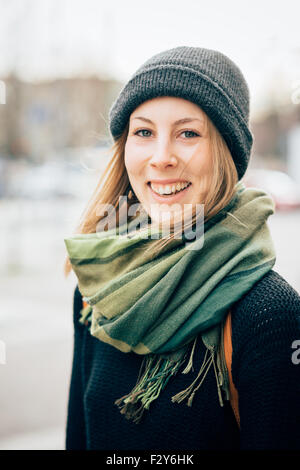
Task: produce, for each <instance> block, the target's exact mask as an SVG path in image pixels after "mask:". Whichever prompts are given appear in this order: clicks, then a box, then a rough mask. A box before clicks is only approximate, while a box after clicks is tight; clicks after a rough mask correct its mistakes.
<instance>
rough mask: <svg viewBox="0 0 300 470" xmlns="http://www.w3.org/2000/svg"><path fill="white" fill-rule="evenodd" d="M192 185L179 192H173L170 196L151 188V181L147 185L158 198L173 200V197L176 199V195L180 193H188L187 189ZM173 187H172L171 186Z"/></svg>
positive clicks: (189, 184)
mask: <svg viewBox="0 0 300 470" xmlns="http://www.w3.org/2000/svg"><path fill="white" fill-rule="evenodd" d="M191 184H192V183H190V182H189V183H188V184H187V186H186V187H185V188H181V189H179V190H177V189H175V192H173V191H172V190H171V192H170V193H169V194H164V193H161V192H159V191H156V190H154V189H153V187H152V186H151V181H148V183H147V185H148V186H149V188H150V189H151V191H152V192H153V193H154V194H156V195H157V196H160V197H162V198H165V199H168V198H171V197H174V196H175V195H176V194H179V193H183V192H184V191H187V189H188V188H189V187H190V186H191ZM170 186H171V187H172V185H170Z"/></svg>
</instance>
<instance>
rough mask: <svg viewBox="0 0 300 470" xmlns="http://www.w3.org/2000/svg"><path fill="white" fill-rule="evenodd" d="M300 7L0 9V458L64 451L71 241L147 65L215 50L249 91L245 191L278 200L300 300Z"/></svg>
mask: <svg viewBox="0 0 300 470" xmlns="http://www.w3.org/2000/svg"><path fill="white" fill-rule="evenodd" d="M299 15H300V4H299V2H298V1H296V0H295V1H293V0H286V1H285V2H283V3H282V2H277V4H276V3H274V2H272V1H267V0H251V1H244V2H240V1H238V0H227V1H226V2H223V1H221V0H219V1H218V0H211V1H210V2H207V1H205V2H204V1H201V0H190V1H189V2H188V3H186V4H183V3H182V2H181V1H180V0H164V1H161V0H152V1H151V2H148V3H147V4H146V3H141V2H140V1H139V0H127V1H126V2H124V1H122V0H110V1H109V2H108V1H104V0H103V1H101V0H41V1H39V0H10V1H9V2H7V1H5V0H0V235H1V243H0V261H1V262H0V290H1V304H0V305H1V306H0V312H1V313H0V449H63V448H64V440H65V423H66V413H67V398H68V388H69V381H70V374H71V365H72V353H73V351H72V348H73V325H72V301H73V291H74V288H75V285H76V279H75V276H74V275H73V274H71V275H70V276H69V277H68V278H67V279H66V278H65V277H64V275H63V263H64V260H65V255H66V252H65V245H64V241H63V238H64V237H66V236H69V235H70V234H71V233H72V232H73V231H74V229H75V226H76V224H77V223H78V220H79V216H80V215H81V212H82V210H83V209H84V208H85V205H86V202H87V200H88V198H89V197H90V195H91V193H92V191H93V188H94V186H95V184H96V182H97V180H98V179H99V177H100V175H101V172H102V171H103V169H104V168H105V166H106V164H107V162H108V161H109V158H110V151H109V147H110V145H111V141H110V138H109V134H108V124H107V115H108V114H107V113H108V110H109V107H110V105H111V104H112V102H113V100H114V99H115V98H116V96H117V93H118V92H119V90H120V89H121V87H122V85H123V84H124V82H125V81H127V80H128V79H129V77H130V76H131V74H132V73H133V72H134V71H135V70H136V68H137V67H139V66H140V65H141V64H142V63H143V62H144V61H145V60H146V59H148V58H149V57H151V56H152V55H153V54H155V53H158V52H160V51H162V50H164V49H168V48H171V47H176V46H180V45H187V46H200V47H207V48H210V49H218V50H220V51H221V52H223V53H225V54H226V55H228V56H229V57H230V58H231V59H233V60H234V61H235V62H236V63H237V64H238V65H239V66H240V68H241V70H242V71H243V73H244V75H245V77H246V79H247V81H248V84H249V88H250V94H251V100H252V101H251V129H252V132H253V134H254V148H253V156H252V161H251V164H250V167H249V170H248V171H247V173H246V176H245V179H244V181H245V184H246V185H252V186H258V187H261V188H263V189H265V190H266V191H268V192H269V194H271V196H272V197H273V198H274V201H275V204H276V213H275V214H274V215H273V216H271V218H270V219H269V221H270V222H269V225H270V228H271V231H272V235H273V239H274V242H275V246H276V249H277V262H276V266H275V270H276V271H278V272H279V273H280V274H281V275H282V276H283V277H285V278H286V280H287V281H288V282H289V283H290V284H291V285H292V286H293V287H294V288H295V289H296V290H298V292H299V291H300V272H299V268H298V266H299V265H300V252H299V248H298V243H299V234H300V193H299V188H300V36H299Z"/></svg>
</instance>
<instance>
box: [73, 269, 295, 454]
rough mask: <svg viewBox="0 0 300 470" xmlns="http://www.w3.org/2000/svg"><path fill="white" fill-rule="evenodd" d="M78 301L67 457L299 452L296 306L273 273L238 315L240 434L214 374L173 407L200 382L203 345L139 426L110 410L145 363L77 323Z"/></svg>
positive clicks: (78, 303) (235, 358)
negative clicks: (74, 452) (72, 452)
mask: <svg viewBox="0 0 300 470" xmlns="http://www.w3.org/2000/svg"><path fill="white" fill-rule="evenodd" d="M81 307H82V299H81V295H80V292H79V290H78V287H77V286H76V289H75V292H74V328H75V336H74V357H73V367H72V377H71V383H70V395H69V405H68V418H67V430H66V449H98V450H144V449H147V450H177V451H180V450H198V449H199V450H200V449H206V450H211V449H220V450H221V449H294V450H295V449H297V450H298V449H300V363H299V364H297V362H298V361H297V360H296V361H295V360H292V355H293V353H294V356H293V357H294V358H295V357H296V359H297V357H298V358H300V353H299V354H298V355H297V351H295V349H293V347H292V344H293V342H294V341H295V340H300V296H299V295H298V293H297V292H296V291H295V290H294V289H293V288H292V287H291V286H290V285H289V284H288V283H287V282H286V281H285V280H284V279H283V278H282V277H281V276H280V275H279V274H278V273H276V272H275V271H273V270H272V271H270V272H269V273H267V274H266V275H265V276H264V277H263V278H262V279H261V280H260V281H258V282H257V283H256V284H255V285H254V287H253V288H252V289H251V290H250V291H249V292H248V293H247V294H246V295H244V297H243V298H242V299H240V300H239V301H238V302H237V303H236V304H235V305H234V307H233V309H232V346H233V355H232V375H233V381H234V383H235V386H236V388H237V390H238V394H239V411H240V419H241V430H240V431H239V429H238V426H237V424H236V421H235V418H234V415H233V412H232V410H231V407H230V404H229V402H225V405H224V407H221V406H220V404H219V400H218V394H217V386H216V379H215V375H214V371H213V369H212V368H211V369H210V370H209V372H208V374H207V376H206V378H205V380H204V382H203V384H202V386H201V387H200V389H199V390H198V391H197V393H196V395H195V398H194V401H193V404H192V406H191V407H188V406H187V405H186V403H185V402H184V403H180V404H178V403H172V401H171V397H172V396H173V395H175V394H176V393H177V392H178V391H181V390H183V389H185V388H186V387H187V386H188V385H189V384H190V383H191V382H192V380H193V378H194V377H196V375H197V372H198V371H199V367H200V365H201V363H202V361H203V357H204V353H205V348H204V345H203V343H202V341H198V342H197V349H196V351H195V355H194V371H191V372H190V373H189V374H182V373H180V372H179V373H178V374H177V375H176V376H174V377H173V378H172V379H171V380H170V381H169V382H168V385H167V386H166V388H165V389H164V390H163V391H162V393H161V395H160V396H159V398H158V399H157V400H155V401H154V402H153V403H152V404H151V406H150V410H149V411H146V412H145V413H144V415H143V418H142V420H141V422H140V423H139V424H135V423H132V422H130V421H128V420H126V419H125V418H124V416H123V415H121V414H120V411H119V410H118V408H117V406H116V405H114V401H115V400H116V399H117V398H120V397H122V396H123V395H126V394H127V393H128V392H129V391H130V390H131V389H132V388H133V386H134V385H135V383H136V380H137V376H138V372H139V369H140V365H141V361H142V359H143V358H142V356H139V355H137V354H135V353H122V352H120V351H118V350H117V349H115V348H114V347H112V346H111V345H108V344H105V343H103V342H101V341H99V340H98V339H97V338H94V337H92V336H91V334H90V332H89V331H88V329H87V327H86V326H84V325H82V324H80V323H79V322H78V318H79V311H80V309H81Z"/></svg>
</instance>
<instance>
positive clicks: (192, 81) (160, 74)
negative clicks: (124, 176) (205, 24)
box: [109, 46, 253, 179]
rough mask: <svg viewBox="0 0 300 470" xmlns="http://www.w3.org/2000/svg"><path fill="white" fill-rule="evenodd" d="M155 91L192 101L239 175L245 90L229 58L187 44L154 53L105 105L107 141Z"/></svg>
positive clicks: (245, 137) (248, 137) (247, 139)
mask: <svg viewBox="0 0 300 470" xmlns="http://www.w3.org/2000/svg"><path fill="white" fill-rule="evenodd" d="M158 96H174V97H180V98H184V99H186V100H189V101H191V102H193V103H195V104H197V105H198V106H199V107H200V108H201V109H202V110H203V111H204V112H205V113H206V114H207V115H208V116H209V118H210V119H211V121H212V122H213V124H214V125H215V126H216V128H217V129H218V131H219V132H220V134H221V135H222V137H223V138H224V140H225V142H226V144H227V146H228V148H229V150H230V152H231V155H232V158H233V161H234V163H235V166H236V169H237V172H238V177H239V179H241V178H242V176H243V175H244V173H245V171H246V169H247V166H248V163H249V158H250V154H251V147H252V143H253V137H252V134H251V131H250V129H249V89H248V85H247V83H246V81H245V78H244V76H243V74H242V72H241V70H240V69H239V68H238V66H237V65H236V64H235V63H234V62H233V61H232V60H231V59H229V58H228V57H227V56H225V55H224V54H223V53H221V52H219V51H215V50H212V49H204V48H200V47H188V46H180V47H175V48H173V49H169V50H165V51H162V52H160V53H158V54H155V55H154V56H153V57H151V58H150V59H148V60H147V61H146V62H145V63H144V64H142V65H141V66H140V67H139V68H138V70H137V71H136V72H135V73H134V74H133V75H132V77H131V78H130V79H129V81H128V82H127V83H126V84H125V85H124V86H123V88H122V89H121V91H120V93H119V95H118V97H117V99H116V100H115V101H114V103H113V104H112V106H111V108H110V110H109V130H110V133H111V136H112V138H113V140H114V141H115V140H116V139H117V138H118V137H119V136H120V135H121V134H122V133H123V131H124V129H125V127H126V124H127V122H128V120H129V118H130V115H131V113H132V112H133V111H134V109H135V108H137V107H138V106H139V105H140V104H141V103H143V102H144V101H147V100H149V99H152V98H155V97H158Z"/></svg>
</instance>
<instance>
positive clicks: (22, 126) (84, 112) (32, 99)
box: [0, 76, 122, 162]
mask: <svg viewBox="0 0 300 470" xmlns="http://www.w3.org/2000/svg"><path fill="white" fill-rule="evenodd" d="M3 81H4V82H5V84H6V104H5V105H2V106H1V107H0V154H2V155H7V156H9V157H16V158H18V157H29V158H30V159H31V160H33V161H34V162H43V161H44V160H45V158H46V156H47V154H49V153H51V152H53V151H55V150H58V149H62V148H65V147H87V146H95V145H97V142H98V141H101V140H103V139H104V140H105V139H107V138H108V127H107V113H108V110H109V107H110V105H111V103H112V101H113V99H114V98H115V96H116V94H117V92H118V91H119V90H120V88H121V86H122V84H121V83H120V82H117V81H114V80H101V79H100V78H98V77H88V78H81V77H75V78H69V79H57V80H54V81H44V82H40V83H31V82H23V81H20V80H19V79H18V78H17V77H15V76H9V77H7V78H6V79H4V80H3Z"/></svg>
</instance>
